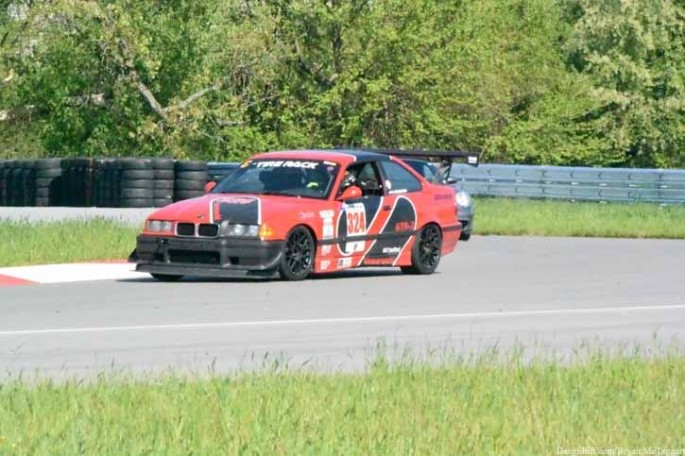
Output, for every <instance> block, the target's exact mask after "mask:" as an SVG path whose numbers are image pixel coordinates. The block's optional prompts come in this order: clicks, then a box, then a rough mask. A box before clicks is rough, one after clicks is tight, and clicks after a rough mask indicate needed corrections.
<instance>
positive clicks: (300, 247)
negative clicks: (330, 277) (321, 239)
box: [278, 226, 314, 280]
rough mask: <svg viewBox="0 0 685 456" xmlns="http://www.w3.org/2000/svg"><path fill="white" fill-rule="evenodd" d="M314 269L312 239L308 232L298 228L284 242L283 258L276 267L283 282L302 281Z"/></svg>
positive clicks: (300, 227)
mask: <svg viewBox="0 0 685 456" xmlns="http://www.w3.org/2000/svg"><path fill="white" fill-rule="evenodd" d="M313 267H314V239H313V238H312V235H311V233H310V232H309V230H308V229H307V228H305V227H303V226H298V227H296V228H295V229H294V230H292V231H291V232H290V234H289V235H288V237H287V239H286V240H285V246H284V247H283V256H282V257H281V262H280V264H279V266H278V270H279V272H280V273H281V277H282V278H283V279H285V280H303V279H306V278H307V276H309V274H310V273H311V272H312V269H313Z"/></svg>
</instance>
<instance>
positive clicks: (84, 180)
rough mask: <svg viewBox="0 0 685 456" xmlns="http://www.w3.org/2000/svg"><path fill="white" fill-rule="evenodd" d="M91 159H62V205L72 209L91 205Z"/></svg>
mask: <svg viewBox="0 0 685 456" xmlns="http://www.w3.org/2000/svg"><path fill="white" fill-rule="evenodd" d="M92 162H93V160H92V159H88V158H65V159H62V192H63V195H62V196H63V201H62V202H63V204H64V205H65V206H72V207H87V206H91V205H92V201H91V200H92V198H91V194H92V175H93V174H92V169H93V168H92V166H93V165H92Z"/></svg>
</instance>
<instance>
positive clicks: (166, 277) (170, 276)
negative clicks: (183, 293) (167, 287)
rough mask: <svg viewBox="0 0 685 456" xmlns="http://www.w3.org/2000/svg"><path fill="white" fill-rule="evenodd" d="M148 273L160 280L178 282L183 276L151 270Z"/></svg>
mask: <svg viewBox="0 0 685 456" xmlns="http://www.w3.org/2000/svg"><path fill="white" fill-rule="evenodd" d="M150 275H151V276H152V278H153V279H156V280H159V281H160V282H178V281H179V280H181V279H182V278H183V276H182V275H174V274H157V273H154V272H151V273H150Z"/></svg>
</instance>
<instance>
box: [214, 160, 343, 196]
mask: <svg viewBox="0 0 685 456" xmlns="http://www.w3.org/2000/svg"><path fill="white" fill-rule="evenodd" d="M339 168H340V166H339V165H338V164H337V163H335V162H330V161H321V160H300V159H279V160H248V161H246V162H244V163H243V164H242V165H240V168H238V170H237V171H235V172H234V173H233V174H231V175H230V176H229V177H227V178H226V179H224V180H223V181H221V183H219V185H217V186H216V187H215V188H214V190H213V193H250V194H256V195H283V196H294V197H302V198H316V199H326V198H328V195H329V193H330V192H331V189H332V187H333V183H334V182H335V178H336V176H337V175H338V170H339Z"/></svg>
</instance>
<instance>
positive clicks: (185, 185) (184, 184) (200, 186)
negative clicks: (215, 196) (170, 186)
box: [174, 179, 207, 192]
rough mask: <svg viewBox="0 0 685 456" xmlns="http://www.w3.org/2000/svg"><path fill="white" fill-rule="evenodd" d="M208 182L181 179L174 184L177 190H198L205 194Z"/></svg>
mask: <svg viewBox="0 0 685 456" xmlns="http://www.w3.org/2000/svg"><path fill="white" fill-rule="evenodd" d="M206 183H207V182H206V181H199V180H187V179H181V180H176V182H174V188H175V189H176V190H196V191H200V192H204V190H205V184H206Z"/></svg>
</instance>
